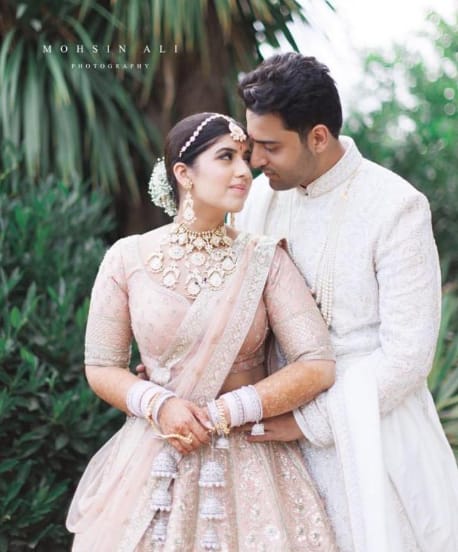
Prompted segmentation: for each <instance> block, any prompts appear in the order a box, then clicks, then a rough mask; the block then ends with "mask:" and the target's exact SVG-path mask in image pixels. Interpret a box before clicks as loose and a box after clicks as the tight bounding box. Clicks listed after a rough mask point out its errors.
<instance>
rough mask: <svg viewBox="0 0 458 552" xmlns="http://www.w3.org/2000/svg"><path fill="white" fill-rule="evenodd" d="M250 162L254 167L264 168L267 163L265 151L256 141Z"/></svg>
mask: <svg viewBox="0 0 458 552" xmlns="http://www.w3.org/2000/svg"><path fill="white" fill-rule="evenodd" d="M250 164H251V166H252V167H253V169H262V167H264V166H265V165H267V160H266V157H265V154H264V151H263V147H262V146H261V145H259V144H256V143H254V144H253V149H252V151H251V156H250Z"/></svg>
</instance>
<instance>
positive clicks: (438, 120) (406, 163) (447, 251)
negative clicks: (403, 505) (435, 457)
mask: <svg viewBox="0 0 458 552" xmlns="http://www.w3.org/2000/svg"><path fill="white" fill-rule="evenodd" d="M419 48H421V51H422V52H428V55H427V56H425V57H423V56H422V55H419V51H420V50H419ZM457 52H458V13H457V14H455V17H454V18H453V19H451V20H445V19H443V18H441V17H439V16H438V15H437V14H435V13H432V14H430V16H429V18H428V25H427V27H426V29H425V31H424V32H423V33H422V35H420V36H419V37H418V40H417V43H416V44H415V45H411V46H397V47H395V48H394V50H393V52H392V53H391V54H381V53H378V52H373V53H370V54H369V55H368V56H367V58H366V60H365V73H364V80H363V82H362V83H360V85H359V92H358V98H359V99H360V101H359V103H358V105H357V106H355V107H354V110H353V112H352V113H351V115H350V117H349V119H348V122H347V125H346V126H347V129H346V131H347V132H348V133H349V134H351V135H352V136H353V137H354V139H355V140H356V143H357V144H358V147H359V148H360V149H361V151H362V152H363V154H364V155H365V156H366V157H368V158H369V159H372V160H373V161H376V162H378V163H380V164H381V165H384V166H385V167H388V168H390V169H392V170H393V171H394V172H396V173H398V174H400V175H402V176H403V177H404V178H406V179H407V180H408V181H409V182H411V183H412V184H413V185H414V186H415V187H417V188H418V189H419V190H421V191H422V192H423V193H424V194H425V195H426V196H427V197H428V199H429V202H430V205H431V211H432V219H433V227H434V234H435V238H436V241H437V244H438V248H439V254H440V258H441V264H442V276H443V282H444V298H443V308H442V325H441V329H440V334H439V340H438V347H437V351H436V358H435V361H434V366H433V369H432V372H431V374H430V376H429V386H430V389H431V391H432V394H433V397H434V400H435V403H436V407H437V410H438V412H439V415H440V417H441V421H442V424H443V426H444V429H445V431H446V434H447V437H448V439H449V441H450V443H451V444H452V446H453V447H454V450H455V454H456V455H457V457H458V296H457V290H458V171H457V152H458V150H457V144H458V56H457ZM374 99H376V104H375V107H374V106H372V107H371V108H369V109H368V106H367V100H369V103H372V102H373V100H374Z"/></svg>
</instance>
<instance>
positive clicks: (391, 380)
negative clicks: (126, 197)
mask: <svg viewBox="0 0 458 552" xmlns="http://www.w3.org/2000/svg"><path fill="white" fill-rule="evenodd" d="M239 92H240V95H241V97H242V99H243V101H244V103H245V106H246V109H247V112H246V113H247V115H246V116H247V127H248V132H249V134H250V137H251V139H252V140H253V153H252V156H251V162H252V165H253V167H254V168H257V169H260V170H261V171H262V172H263V173H264V174H263V175H261V176H260V177H258V178H257V179H256V180H255V182H254V183H253V188H252V191H251V194H250V196H249V198H248V201H247V203H246V204H245V208H244V210H243V211H242V213H241V214H240V215H238V217H237V219H236V223H237V227H238V228H240V229H243V230H248V231H251V232H256V233H265V234H270V235H273V236H276V237H278V238H281V237H286V238H287V239H288V245H289V251H290V254H291V255H292V257H293V259H294V261H295V263H296V264H297V266H298V268H299V269H300V271H301V272H302V274H303V275H304V278H305V280H306V281H307V283H308V285H309V286H310V288H311V289H312V292H313V293H314V295H315V298H316V300H317V302H318V304H319V306H320V308H321V312H322V314H323V317H324V318H325V320H326V322H327V324H328V326H329V330H330V333H331V337H332V341H333V345H334V348H335V352H336V355H337V381H336V384H335V385H334V387H333V388H331V389H330V390H329V391H327V392H325V393H323V394H321V395H320V396H319V397H318V398H317V399H315V400H313V401H312V402H310V403H308V404H307V405H305V406H303V407H302V408H300V409H298V410H297V411H295V412H294V415H293V414H290V415H284V416H280V417H278V418H273V419H270V420H266V421H265V429H266V433H265V435H264V436H263V437H250V439H251V440H256V441H263V440H283V441H288V440H293V439H301V447H302V451H303V455H304V459H305V462H306V464H307V467H308V469H309V470H310V473H311V475H312V477H313V478H314V480H315V483H316V485H317V486H318V489H319V491H320V494H321V496H322V497H323V499H324V501H325V504H326V507H327V511H328V513H329V516H330V517H331V520H332V522H333V525H334V529H335V532H336V535H337V541H338V544H339V547H340V550H341V551H342V552H378V551H380V552H410V551H417V550H421V551H424V552H456V551H457V550H458V514H457V512H458V470H457V467H456V463H455V460H454V457H453V454H452V452H451V450H450V447H449V445H448V443H447V441H446V438H445V435H444V433H443V430H442V428H441V426H440V423H439V420H438V416H437V413H436V410H435V407H434V403H433V401H432V398H431V395H430V393H429V391H428V389H427V375H428V372H429V370H430V368H431V365H432V361H433V357H434V351H435V344H436V338H437V333H438V328H439V323H440V273H439V264H438V257H437V251H436V246H435V243H434V238H433V234H432V228H431V215H430V210H429V205H428V201H427V200H426V198H425V197H424V196H423V195H422V194H421V193H420V192H419V191H417V190H416V189H415V188H414V187H412V186H411V185H410V184H409V183H408V182H406V181H405V180H403V179H402V178H401V177H399V176H397V175H396V174H394V173H392V172H390V171H388V170H386V169H384V168H382V167H381V166H379V165H376V164H375V163H372V162H370V161H368V160H367V159H364V158H363V157H362V155H361V153H360V152H359V151H358V148H357V146H356V145H355V143H354V142H353V141H352V140H351V138H348V137H344V136H340V130H341V126H342V111H341V104H340V100H339V95H338V92H337V89H336V86H335V83H334V81H333V79H332V78H331V76H330V75H329V70H328V68H327V67H326V66H324V65H323V64H321V63H319V62H318V61H317V60H316V59H315V58H311V57H304V56H302V55H300V54H296V53H289V54H285V55H278V56H274V57H272V58H271V59H268V60H266V61H265V62H264V63H262V64H261V65H260V66H259V67H258V68H257V69H255V70H254V71H252V72H250V73H248V74H247V75H245V76H244V77H243V79H242V81H241V83H240V88H239ZM277 356H278V358H281V352H278V355H277ZM279 362H280V361H279Z"/></svg>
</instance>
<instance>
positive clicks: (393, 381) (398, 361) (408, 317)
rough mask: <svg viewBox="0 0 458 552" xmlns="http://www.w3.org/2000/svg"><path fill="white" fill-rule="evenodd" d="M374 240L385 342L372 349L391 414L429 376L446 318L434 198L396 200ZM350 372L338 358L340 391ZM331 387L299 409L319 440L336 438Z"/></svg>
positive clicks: (381, 396) (383, 409) (321, 443)
mask: <svg viewBox="0 0 458 552" xmlns="http://www.w3.org/2000/svg"><path fill="white" fill-rule="evenodd" d="M382 222H383V228H381V230H380V232H379V233H378V239H377V241H376V242H375V243H374V267H375V274H376V277H377V282H378V289H379V298H378V307H379V313H380V327H379V340H380V346H379V347H378V348H377V349H376V350H375V351H374V352H372V353H371V354H369V355H367V357H366V359H365V360H366V363H367V366H368V369H370V370H374V372H375V377H376V385H377V392H378V400H379V409H380V415H381V416H385V415H387V414H389V413H390V412H392V411H393V410H394V409H395V408H396V407H398V406H399V405H401V404H402V403H403V401H405V399H406V398H407V397H409V396H410V395H412V394H413V393H415V392H416V391H417V390H419V389H421V388H422V387H423V386H424V385H425V384H426V382H427V376H428V373H429V371H430V369H431V366H432V362H433V358H434V352H435V346H436V340H437V333H438V329H439V324H440V271H439V261H438V256H437V250H436V245H435V243H434V237H433V233H432V226H431V214H430V210H429V205H428V201H427V200H426V198H425V197H424V196H423V195H422V194H420V193H419V192H414V193H410V194H408V195H407V197H403V198H402V200H401V201H397V205H393V206H392V208H391V210H390V214H389V216H388V217H386V218H385V220H384V221H382ZM344 381H345V374H340V373H339V363H337V373H336V383H335V385H334V389H335V391H337V390H338V388H339V387H340V386H342V385H344ZM337 395H338V393H337V392H336V393H334V392H325V393H322V394H321V395H320V396H319V397H317V399H315V400H313V401H311V402H310V403H308V404H307V405H305V406H304V407H302V408H300V409H297V410H296V411H295V417H296V421H297V423H298V425H299V426H300V427H301V429H302V431H303V434H304V435H305V437H306V438H307V439H308V440H309V441H311V442H312V443H313V444H314V445H315V446H318V447H325V446H329V445H332V444H333V443H334V436H333V433H332V429H331V424H330V423H329V416H328V402H329V401H330V400H333V397H336V396H337Z"/></svg>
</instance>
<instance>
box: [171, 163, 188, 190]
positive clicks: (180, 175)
mask: <svg viewBox="0 0 458 552" xmlns="http://www.w3.org/2000/svg"><path fill="white" fill-rule="evenodd" d="M189 173H190V171H189V167H188V166H187V165H186V164H185V163H175V165H174V166H173V175H174V176H175V179H176V181H177V184H178V186H179V188H180V189H182V188H184V186H185V185H186V183H187V182H188V181H189V180H190V174H189Z"/></svg>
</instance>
